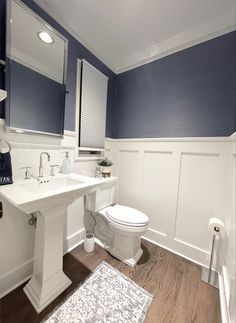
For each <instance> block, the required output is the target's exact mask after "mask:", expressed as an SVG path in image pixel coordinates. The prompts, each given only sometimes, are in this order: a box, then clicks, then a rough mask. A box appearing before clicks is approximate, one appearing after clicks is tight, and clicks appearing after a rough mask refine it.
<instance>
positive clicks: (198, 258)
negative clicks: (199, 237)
mask: <svg viewBox="0 0 236 323" xmlns="http://www.w3.org/2000/svg"><path fill="white" fill-rule="evenodd" d="M143 239H145V240H148V241H150V242H152V243H154V244H156V245H157V246H159V247H162V248H164V249H166V250H169V251H170V252H173V253H174V254H176V255H179V256H181V257H183V258H185V259H188V260H190V261H192V262H194V263H196V264H198V265H200V266H203V267H208V261H207V258H208V257H209V253H208V252H207V251H206V250H203V249H200V248H197V247H195V246H192V245H191V244H188V243H186V242H184V241H180V240H177V239H170V238H168V237H167V236H166V235H163V234H162V233H159V232H158V231H156V230H153V229H151V228H148V230H147V232H146V233H145V235H144V236H143Z"/></svg>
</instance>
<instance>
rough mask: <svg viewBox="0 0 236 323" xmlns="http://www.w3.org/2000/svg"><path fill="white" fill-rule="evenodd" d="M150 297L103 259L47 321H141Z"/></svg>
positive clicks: (53, 322) (114, 322) (62, 322)
mask: <svg viewBox="0 0 236 323" xmlns="http://www.w3.org/2000/svg"><path fill="white" fill-rule="evenodd" d="M152 299H153V296H152V295H151V294H149V293H148V292H147V291H145V290H144V289H143V288H142V287H140V286H138V285H137V284H136V283H134V282H133V281H132V280H131V279H129V278H128V277H126V276H125V275H123V274H122V273H121V272H119V271H118V270H116V269H114V268H113V267H111V266H110V265H108V264H107V263H106V262H105V261H103V262H102V263H101V264H100V265H99V266H97V268H96V269H95V271H94V272H93V274H92V275H91V276H90V277H89V278H88V279H87V280H86V281H85V282H84V283H83V285H81V286H80V287H79V288H78V289H77V290H76V291H75V292H74V293H73V294H72V295H71V296H70V297H69V298H68V299H67V300H66V301H65V302H64V303H63V305H61V306H60V307H59V308H58V309H56V311H55V312H54V313H53V314H51V316H50V317H49V318H47V320H46V321H44V322H47V323H141V322H143V321H144V318H145V315H146V313H147V311H148V308H149V306H150V305H151V302H152Z"/></svg>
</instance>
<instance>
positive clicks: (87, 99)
mask: <svg viewBox="0 0 236 323" xmlns="http://www.w3.org/2000/svg"><path fill="white" fill-rule="evenodd" d="M107 85H108V78H107V77H106V76H105V75H104V74H102V73H101V72H100V71H99V70H97V69H96V68H95V67H93V66H92V65H91V64H89V63H88V62H87V61H85V60H82V61H78V65H77V108H78V109H77V110H79V111H77V120H76V122H77V123H78V127H77V132H78V147H79V150H80V151H88V152H96V151H102V150H103V149H104V142H105V127H106V106H107Z"/></svg>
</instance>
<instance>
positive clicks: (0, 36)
mask: <svg viewBox="0 0 236 323" xmlns="http://www.w3.org/2000/svg"><path fill="white" fill-rule="evenodd" d="M23 2H24V3H25V4H26V5H27V6H28V7H30V8H31V9H32V10H34V11H35V12H36V13H37V14H38V15H39V16H41V17H42V18H43V19H44V20H45V21H47V22H48V23H49V24H50V25H51V26H52V27H54V28H55V29H57V30H58V31H59V32H60V33H61V34H62V35H64V36H65V37H66V38H67V39H68V41H69V50H68V67H67V68H68V69H67V83H66V90H67V91H68V92H69V93H68V94H67V96H66V106H65V129H66V130H72V131H73V130H75V94H76V65H77V58H81V59H82V58H84V59H86V60H87V61H88V62H90V63H91V64H92V65H94V66H95V67H96V68H97V69H99V70H100V71H101V72H102V73H104V74H105V75H107V76H108V77H109V83H108V84H109V85H108V103H107V131H106V134H107V136H112V129H111V126H112V122H111V119H112V116H111V113H112V111H113V104H114V90H115V87H114V84H113V83H114V77H115V74H114V73H113V72H112V71H111V70H110V69H109V68H108V67H107V66H106V65H104V64H103V63H102V62H101V61H100V60H99V59H98V58H96V57H95V56H94V55H93V54H92V53H91V52H89V51H88V50H87V49H86V48H85V47H84V46H83V45H82V44H80V43H79V42H78V41H77V40H76V39H75V38H74V37H72V36H71V34H69V33H68V32H67V31H66V30H65V29H64V28H62V27H61V25H59V24H58V23H57V22H56V21H55V20H54V19H52V18H51V17H50V16H49V15H48V14H47V13H45V11H43V10H42V9H41V8H40V7H39V6H37V5H36V4H35V3H34V2H33V1H32V0H23ZM5 6H6V0H0V58H3V59H4V58H5ZM3 76H4V74H3V73H2V72H1V73H0V88H3ZM3 117H4V109H3V104H2V105H1V106H0V118H3Z"/></svg>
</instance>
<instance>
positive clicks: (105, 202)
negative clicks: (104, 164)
mask: <svg viewBox="0 0 236 323" xmlns="http://www.w3.org/2000/svg"><path fill="white" fill-rule="evenodd" d="M117 180H118V179H117V177H112V178H108V179H105V183H103V184H101V185H100V186H99V187H98V188H97V189H96V191H95V192H92V193H90V194H87V195H86V204H85V205H86V209H87V210H89V211H92V212H98V211H99V210H101V209H103V208H105V207H107V206H109V205H112V204H115V203H116V200H117V198H116V193H117Z"/></svg>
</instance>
